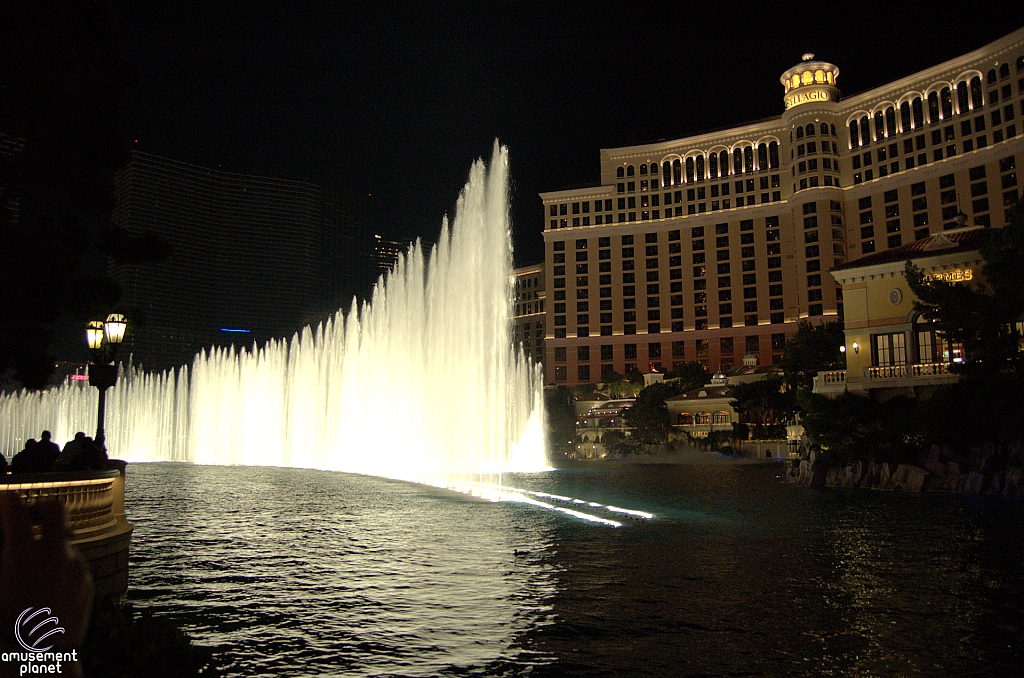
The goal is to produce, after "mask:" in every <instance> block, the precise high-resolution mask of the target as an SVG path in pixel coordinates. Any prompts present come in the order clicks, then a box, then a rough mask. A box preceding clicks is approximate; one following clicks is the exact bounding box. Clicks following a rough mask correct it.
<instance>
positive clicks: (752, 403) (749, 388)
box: [732, 376, 795, 429]
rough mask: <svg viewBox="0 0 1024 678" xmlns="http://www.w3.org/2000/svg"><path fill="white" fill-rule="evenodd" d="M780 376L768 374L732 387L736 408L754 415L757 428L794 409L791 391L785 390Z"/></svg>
mask: <svg viewBox="0 0 1024 678" xmlns="http://www.w3.org/2000/svg"><path fill="white" fill-rule="evenodd" d="M784 386H785V384H784V382H783V378H782V377H781V376H770V377H766V378H764V379H759V380H758V381H752V382H749V383H746V384H737V385H735V386H733V387H732V395H733V397H734V398H735V399H736V408H737V409H740V410H744V411H746V412H749V413H753V414H754V415H755V422H754V423H755V424H756V425H757V428H758V429H761V428H763V427H764V426H766V425H768V424H769V423H774V422H776V421H778V420H779V419H782V418H785V417H787V416H788V415H789V414H791V413H792V412H793V410H794V409H795V403H794V402H793V398H792V395H791V392H785V391H784V390H783V387H784Z"/></svg>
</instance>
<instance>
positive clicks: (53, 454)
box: [36, 431, 60, 471]
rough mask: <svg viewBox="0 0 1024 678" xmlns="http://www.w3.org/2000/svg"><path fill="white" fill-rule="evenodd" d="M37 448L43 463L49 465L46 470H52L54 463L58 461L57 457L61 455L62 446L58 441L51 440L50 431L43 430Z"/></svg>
mask: <svg viewBox="0 0 1024 678" xmlns="http://www.w3.org/2000/svg"><path fill="white" fill-rule="evenodd" d="M36 449H37V450H38V454H39V458H40V461H41V463H44V464H45V465H46V467H47V469H46V470H47V471H52V470H53V465H54V464H55V463H56V462H57V457H59V456H60V448H59V447H58V446H57V443H55V442H53V441H52V440H50V432H49V431H43V433H42V435H41V436H39V442H38V443H36Z"/></svg>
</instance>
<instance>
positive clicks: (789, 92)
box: [779, 54, 839, 111]
mask: <svg viewBox="0 0 1024 678" xmlns="http://www.w3.org/2000/svg"><path fill="white" fill-rule="evenodd" d="M838 80H839V67H838V66H835V65H834V64H830V63H828V62H825V61H815V60H814V55H813V54H805V55H803V57H801V60H800V63H799V64H797V65H796V66H793V68H791V69H789V70H788V71H786V72H785V73H783V74H782V77H781V78H779V81H780V82H781V83H782V85H783V86H784V87H785V88H786V96H785V97H784V98H783V101H784V102H785V104H786V110H787V111H788V110H789V109H791V108H793V107H794V106H800V105H802V104H809V103H820V102H822V101H839V88H838V87H837V86H836V82H837V81H838Z"/></svg>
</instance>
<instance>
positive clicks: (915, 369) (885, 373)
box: [865, 363, 950, 381]
mask: <svg viewBox="0 0 1024 678" xmlns="http://www.w3.org/2000/svg"><path fill="white" fill-rule="evenodd" d="M949 365H950V364H949V363H923V364H918V365H886V366H884V367H868V368H866V369H865V375H866V376H867V378H868V380H869V381H873V380H876V379H904V378H908V377H909V378H911V379H913V378H915V377H936V376H943V375H946V374H949Z"/></svg>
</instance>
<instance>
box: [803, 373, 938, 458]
mask: <svg viewBox="0 0 1024 678" xmlns="http://www.w3.org/2000/svg"><path fill="white" fill-rule="evenodd" d="M802 399H803V401H804V402H803V405H804V410H805V412H806V416H805V418H804V426H805V427H806V428H807V432H808V433H809V434H811V435H812V436H813V437H814V438H815V439H816V440H817V441H818V442H819V443H820V444H821V447H822V454H823V456H822V458H823V459H824V460H825V462H826V464H828V465H833V466H842V465H845V464H848V463H850V462H852V461H853V460H855V459H858V458H862V457H866V456H867V457H871V458H874V459H876V460H877V461H881V462H890V463H897V464H899V463H905V462H908V461H911V460H913V459H914V458H915V457H916V455H917V453H918V451H920V449H921V448H922V447H923V446H924V444H925V440H924V438H923V436H922V435H921V424H920V411H919V409H918V401H916V400H914V399H911V398H904V397H899V398H892V399H890V400H887V401H886V402H885V403H884V404H883V403H879V402H877V401H876V400H873V399H872V398H868V397H865V396H860V395H855V394H852V393H850V392H848V391H847V392H844V393H842V394H840V395H838V396H836V397H834V398H829V397H826V396H822V395H818V394H813V393H805V394H802Z"/></svg>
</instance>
